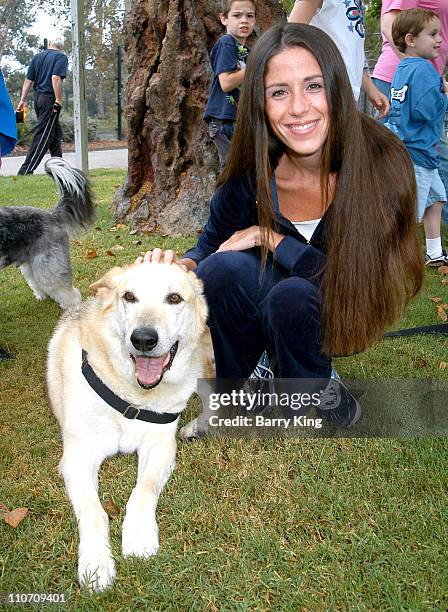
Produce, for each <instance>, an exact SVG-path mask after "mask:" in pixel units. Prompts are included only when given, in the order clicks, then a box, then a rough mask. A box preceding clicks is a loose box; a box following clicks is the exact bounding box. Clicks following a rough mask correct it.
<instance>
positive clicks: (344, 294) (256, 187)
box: [145, 24, 423, 427]
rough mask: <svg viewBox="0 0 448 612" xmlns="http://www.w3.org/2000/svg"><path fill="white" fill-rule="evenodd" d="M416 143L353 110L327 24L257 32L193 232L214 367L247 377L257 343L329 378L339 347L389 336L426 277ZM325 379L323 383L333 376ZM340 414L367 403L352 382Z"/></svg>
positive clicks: (168, 256)
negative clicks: (205, 215) (204, 210)
mask: <svg viewBox="0 0 448 612" xmlns="http://www.w3.org/2000/svg"><path fill="white" fill-rule="evenodd" d="M415 211H416V189H415V179H414V170H413V167H412V163H411V161H410V159H409V157H408V154H407V152H406V150H405V148H404V146H403V145H402V144H401V142H400V141H399V140H398V139H397V138H395V136H394V135H393V134H391V133H390V132H389V131H388V130H387V129H386V128H384V127H383V126H382V125H379V124H378V123H376V122H375V121H374V120H373V119H371V118H369V117H367V116H366V115H364V114H362V113H360V112H358V111H357V109H356V106H355V102H354V99H353V94H352V90H351V87H350V81H349V79H348V76H347V72H346V69H345V66H344V62H343V60H342V58H341V55H340V53H339V51H338V49H337V48H336V46H335V45H334V43H333V42H332V40H331V39H330V38H329V37H328V36H327V35H326V34H325V33H324V32H322V31H321V30H319V29H317V28H314V27H312V26H308V25H299V24H287V25H284V26H274V27H272V28H271V29H270V30H269V31H267V32H266V33H265V34H264V35H263V36H262V37H261V38H260V39H259V41H258V42H257V44H256V45H255V47H254V49H253V51H252V53H251V55H250V59H249V62H248V64H247V71H246V76H245V80H244V85H243V91H242V95H241V98H240V102H239V106H238V116H237V122H236V129H235V133H234V136H233V139H232V146H231V151H230V157H229V160H228V162H227V165H226V167H225V169H224V171H223V173H222V174H221V176H220V178H219V181H218V188H217V190H216V192H215V194H214V196H213V198H212V201H211V208H210V216H209V219H208V221H207V224H206V226H205V229H204V232H203V233H202V235H201V236H200V238H199V240H198V243H197V245H196V246H195V247H194V248H193V249H191V250H190V251H188V252H187V253H186V254H185V256H184V257H183V258H182V259H176V256H175V255H174V253H173V252H172V251H166V252H165V253H164V252H162V251H161V250H160V249H155V250H154V251H153V252H148V253H147V254H146V255H145V260H146V261H151V260H152V261H168V262H171V261H175V262H177V263H179V264H182V265H184V266H185V267H186V268H188V269H189V270H195V271H196V273H197V275H198V276H199V277H200V278H201V279H202V281H203V282H204V291H205V295H206V297H207V301H208V305H209V309H210V313H209V326H210V332H211V336H212V341H213V347H214V352H215V360H216V375H217V378H218V379H221V378H225V379H247V377H248V376H249V375H250V374H251V372H252V371H253V370H254V367H255V366H256V364H257V361H258V359H259V357H260V354H261V353H262V352H263V350H265V349H266V350H267V351H268V353H269V354H270V355H275V357H276V359H275V363H276V366H275V370H276V371H275V374H276V376H278V377H280V378H301V379H303V378H305V379H324V380H325V384H328V380H329V379H330V374H331V370H332V366H331V356H332V355H349V354H352V353H355V352H358V351H363V350H365V349H367V348H368V347H369V346H371V345H372V343H374V342H375V341H377V340H379V339H380V338H381V336H382V334H383V332H384V329H385V328H386V327H387V326H389V325H391V324H392V323H393V322H394V321H395V320H396V319H397V317H399V316H400V315H401V313H402V312H403V309H404V307H405V306H406V304H407V303H408V301H409V300H410V298H412V297H413V296H415V294H416V293H417V292H418V291H419V289H420V288H421V285H422V279H423V260H422V255H421V248H420V244H419V239H418V234H417V225H416V223H415ZM324 387H325V385H324ZM339 401H340V403H339V405H338V406H337V407H336V408H335V409H333V410H331V411H330V412H331V414H330V413H328V414H325V410H324V408H323V407H322V408H321V411H322V414H324V416H329V417H331V418H330V420H332V421H333V422H335V423H336V424H337V425H339V426H342V427H349V426H350V425H351V424H353V423H354V422H355V421H356V420H357V419H358V418H359V416H360V409H359V405H358V404H357V402H355V400H354V398H353V397H352V396H350V394H348V392H347V391H346V390H345V389H344V391H343V392H342V398H339Z"/></svg>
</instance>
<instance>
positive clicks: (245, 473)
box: [0, 170, 448, 611]
mask: <svg viewBox="0 0 448 612" xmlns="http://www.w3.org/2000/svg"><path fill="white" fill-rule="evenodd" d="M123 179H124V174H123V173H122V172H119V171H111V170H107V171H106V170H104V171H95V172H93V173H92V182H93V187H94V192H95V196H96V199H97V203H98V206H99V215H98V221H97V223H96V224H95V227H94V228H93V229H91V230H90V231H89V232H87V233H84V234H81V235H80V236H79V237H78V238H77V239H76V240H74V241H73V242H72V247H71V254H72V264H73V269H74V274H75V285H76V286H78V287H79V288H80V289H81V292H82V294H83V296H87V295H88V287H89V284H90V283H91V282H92V281H93V280H95V279H96V278H98V277H99V276H100V275H101V274H102V273H103V272H105V271H106V270H107V269H108V268H110V267H112V266H113V265H120V264H124V263H128V262H130V261H132V260H133V259H134V258H135V256H136V255H137V254H138V253H139V252H142V251H145V250H147V249H148V248H150V247H154V246H156V245H158V246H162V247H166V248H168V247H170V248H176V249H177V250H178V252H182V251H183V250H184V249H185V248H186V247H187V246H189V245H190V244H192V242H193V239H191V238H176V239H174V238H160V237H145V236H135V235H130V234H129V228H126V227H125V228H119V229H118V230H117V231H111V230H112V229H115V228H113V227H112V221H111V212H110V202H111V199H112V196H113V193H114V191H115V189H116V188H117V187H118V186H119V185H121V184H122V182H123ZM0 200H1V202H0V204H1V205H15V204H23V205H30V206H39V207H49V206H52V205H53V204H54V203H55V201H56V195H55V191H54V187H53V185H52V182H51V180H50V179H49V178H48V177H46V176H28V177H18V178H16V177H12V178H11V177H7V178H4V177H0ZM446 238H447V236H446V235H445V239H446ZM136 241H141V244H136ZM116 245H120V246H121V247H123V249H118V250H114V247H116ZM89 249H93V250H94V251H95V252H96V253H97V257H95V258H93V259H88V258H86V255H87V253H88V251H89ZM108 251H110V252H111V253H113V254H114V256H112V255H110V254H107V253H108ZM447 294H448V287H447V286H442V285H441V277H440V275H439V274H438V273H437V271H435V270H430V271H428V273H427V276H426V280H425V287H424V290H423V291H422V293H421V294H420V295H419V296H418V298H416V299H415V300H414V301H413V303H412V304H411V305H410V307H409V309H408V311H407V313H406V316H405V318H404V320H403V321H402V322H401V323H400V325H402V326H413V325H423V324H430V323H437V322H438V318H437V313H436V306H435V304H434V303H433V302H432V301H431V297H434V296H438V297H441V298H442V300H443V301H444V302H445V303H446V302H447V300H448V295H447ZM0 296H1V299H0V346H2V347H5V348H7V349H9V350H10V351H11V352H12V353H14V355H15V360H14V361H11V362H0V398H1V401H0V414H1V417H0V428H1V429H0V474H1V477H0V502H3V503H4V504H6V506H7V507H8V508H9V509H12V508H16V507H26V508H28V509H29V513H28V515H27V517H26V518H25V519H24V520H23V522H22V523H21V524H20V525H19V526H18V527H17V528H16V529H13V528H12V527H10V526H8V525H7V524H5V523H4V522H3V521H1V520H0V542H1V547H0V591H13V592H28V593H29V592H53V593H62V592H64V593H65V594H66V596H67V598H68V608H69V609H71V610H114V611H115V610H131V611H134V610H158V611H165V610H208V611H214V610H241V611H242V610H254V611H255V610H257V611H258V610H303V611H314V610H343V611H345V610H381V611H383V610H391V611H395V610H413V611H420V610H446V609H447V608H448V590H447V585H448V556H447V553H446V543H447V541H448V528H447V527H448V516H447V515H448V512H447V503H446V501H447V488H448V478H447V451H448V442H447V438H445V437H428V438H406V439H398V438H390V439H356V438H353V439H338V438H332V439H303V438H290V439H263V440H261V439H223V438H210V439H205V440H201V441H196V442H192V443H179V447H178V457H177V469H176V470H175V472H174V474H173V476H172V478H171V480H170V481H169V482H168V484H167V486H166V488H165V490H164V492H163V494H162V496H161V498H160V503H159V509H158V521H159V527H160V542H161V547H160V551H159V553H158V555H157V556H156V557H154V558H152V559H150V560H147V561H143V560H133V561H125V560H124V559H123V558H122V556H121V554H120V533H121V522H122V520H123V517H124V509H125V504H126V501H127V498H128V497H129V495H130V492H131V490H132V487H133V485H134V482H135V478H136V458H135V457H134V456H126V457H122V456H121V457H115V458H113V459H111V460H109V461H107V462H105V464H104V465H103V467H102V470H101V474H100V483H101V484H100V497H101V500H102V501H106V500H108V499H109V498H110V497H112V498H113V500H114V501H115V503H116V504H117V506H118V507H119V508H120V514H119V516H118V517H116V518H114V519H113V520H112V521H111V533H110V536H111V545H112V551H113V553H114V555H115V556H116V561H117V578H116V583H115V587H114V588H113V589H112V590H109V591H107V592H105V593H103V594H101V595H89V594H88V593H86V592H84V591H81V590H80V588H79V587H78V584H77V578H76V562H77V532H76V520H75V517H74V514H73V512H72V510H71V506H70V503H69V501H68V498H67V496H66V494H65V490H64V486H63V482H62V480H61V479H60V478H59V476H58V473H57V464H58V461H59V459H60V456H61V440H60V436H59V431H58V426H57V423H56V420H55V419H54V417H53V416H52V414H51V410H50V408H49V404H48V400H47V397H46V393H45V384H44V372H45V359H46V346H47V342H48V339H49V337H50V335H51V333H52V330H53V328H54V326H55V324H56V321H57V320H58V317H59V315H60V309H59V307H58V306H57V305H56V304H54V303H53V302H51V301H49V300H45V301H43V302H37V301H36V300H35V299H34V296H33V295H32V293H31V290H30V289H29V288H28V286H27V285H26V283H25V281H24V279H23V278H22V277H21V274H20V272H19V271H18V270H16V269H15V268H13V267H9V268H7V269H5V270H2V271H1V272H0ZM443 362H448V339H447V337H436V336H427V337H424V338H408V339H394V340H385V341H383V342H381V343H379V344H378V345H377V346H375V347H374V348H372V349H371V350H369V351H367V352H365V353H363V354H361V355H357V356H355V357H351V358H344V359H339V360H337V364H336V365H337V368H338V371H339V373H340V374H341V375H343V376H347V377H357V378H369V379H377V380H381V379H394V378H409V379H412V378H422V379H431V378H435V379H439V380H440V381H441V382H446V381H447V380H448V368H446V369H443V365H442V368H441V367H440V364H441V363H442V364H443ZM447 403H448V401H447ZM197 409H198V404H197V400H194V399H193V400H192V402H190V406H189V408H188V411H187V414H185V415H184V418H183V422H186V420H187V418H188V416H191V415H192V414H193V413H194V412H195V411H197Z"/></svg>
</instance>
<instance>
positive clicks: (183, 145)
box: [114, 0, 284, 234]
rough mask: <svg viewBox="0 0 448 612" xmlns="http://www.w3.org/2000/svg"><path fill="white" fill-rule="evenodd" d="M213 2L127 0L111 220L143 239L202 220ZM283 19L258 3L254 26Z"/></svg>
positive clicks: (210, 165)
mask: <svg viewBox="0 0 448 612" xmlns="http://www.w3.org/2000/svg"><path fill="white" fill-rule="evenodd" d="M219 6H220V2H219V0H132V2H131V6H130V10H129V12H128V15H127V19H126V36H127V57H128V74H129V77H128V82H127V92H126V99H127V108H126V115H127V121H128V148H129V167H128V176H127V178H126V181H125V184H124V186H123V187H122V188H121V189H120V190H119V192H118V194H117V196H116V198H115V202H114V205H115V220H116V221H117V222H122V223H123V222H124V223H127V224H129V225H131V226H133V227H139V228H140V229H141V230H142V231H145V232H160V233H162V234H165V233H166V234H194V233H195V232H197V231H198V230H200V229H201V228H202V226H203V225H204V222H205V221H206V219H207V216H208V206H209V200H210V197H211V195H212V193H213V190H214V186H215V182H216V178H217V173H218V168H219V164H218V158H217V154H216V152H215V148H214V145H213V143H212V142H211V141H210V140H209V138H208V135H207V129H206V128H207V126H206V124H205V123H204V121H203V120H202V114H203V112H204V108H205V105H206V102H207V96H208V92H209V88H210V84H211V78H212V70H211V65H210V56H209V53H210V50H211V48H212V46H213V44H214V43H215V42H216V40H217V39H218V37H219V36H220V35H221V34H222V33H223V30H222V27H221V24H220V22H219V19H218V15H219ZM280 19H284V13H283V10H282V8H281V5H280V3H279V2H278V0H259V2H258V8H257V24H258V26H259V29H260V30H264V29H266V28H267V27H268V26H269V25H271V23H273V21H276V20H280Z"/></svg>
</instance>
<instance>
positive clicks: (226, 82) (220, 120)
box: [204, 0, 255, 168]
mask: <svg viewBox="0 0 448 612" xmlns="http://www.w3.org/2000/svg"><path fill="white" fill-rule="evenodd" d="M219 18H220V20H221V23H222V24H223V25H224V26H225V27H226V31H227V33H226V34H224V35H223V36H221V38H220V39H219V40H218V42H217V43H216V44H215V46H214V47H213V49H212V52H211V62H212V68H213V75H214V76H213V83H212V87H211V91H210V96H209V99H208V102H207V106H206V109H205V113H204V119H205V121H206V122H207V123H208V128H209V135H210V138H211V139H212V140H213V142H214V143H215V145H216V148H217V149H218V155H219V163H220V166H221V168H222V167H223V166H224V163H225V160H226V157H227V153H228V150H229V146H230V139H231V138H232V134H233V127H234V123H235V118H236V107H237V104H238V98H239V87H240V85H241V84H242V82H243V79H244V74H245V71H246V59H247V56H248V54H249V49H248V48H247V47H246V40H247V38H248V37H249V36H250V35H251V34H252V32H253V29H254V25H255V0H224V2H223V3H222V12H221V13H220V15H219Z"/></svg>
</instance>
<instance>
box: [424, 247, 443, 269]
mask: <svg viewBox="0 0 448 612" xmlns="http://www.w3.org/2000/svg"><path fill="white" fill-rule="evenodd" d="M425 266H428V267H429V268H439V267H440V266H448V256H447V254H446V251H445V250H444V251H442V254H441V255H439V257H430V256H429V255H425Z"/></svg>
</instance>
